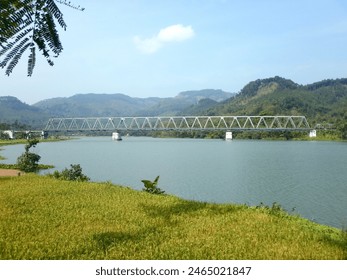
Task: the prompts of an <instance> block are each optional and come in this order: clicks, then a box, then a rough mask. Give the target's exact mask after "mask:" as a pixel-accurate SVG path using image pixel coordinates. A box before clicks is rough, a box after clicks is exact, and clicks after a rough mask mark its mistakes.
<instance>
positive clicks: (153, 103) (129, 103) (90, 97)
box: [33, 89, 234, 117]
mask: <svg viewBox="0 0 347 280" xmlns="http://www.w3.org/2000/svg"><path fill="white" fill-rule="evenodd" d="M233 95H234V94H232V93H228V92H224V91H222V90H213V89H206V90H200V91H187V92H182V93H180V94H178V95H177V96H176V97H171V98H159V97H150V98H133V97H130V96H127V95H124V94H120V93H117V94H92V93H89V94H77V95H74V96H72V97H67V98H53V99H47V100H43V101H40V102H38V103H36V104H34V105H33V106H35V107H38V108H40V109H42V110H44V111H46V112H47V113H48V112H49V114H50V115H51V116H57V117H91V116H93V117H99V116H103V117H105V116H155V115H176V114H178V113H180V112H181V111H182V110H184V109H186V108H187V107H189V106H191V105H193V104H196V103H198V102H199V101H200V100H202V99H205V98H210V99H213V100H216V101H223V100H225V99H227V98H229V97H231V96H233Z"/></svg>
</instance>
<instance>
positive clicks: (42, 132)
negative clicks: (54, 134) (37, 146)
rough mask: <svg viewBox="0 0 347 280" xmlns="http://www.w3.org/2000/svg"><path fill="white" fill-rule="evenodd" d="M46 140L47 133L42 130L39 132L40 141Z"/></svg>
mask: <svg viewBox="0 0 347 280" xmlns="http://www.w3.org/2000/svg"><path fill="white" fill-rule="evenodd" d="M47 138H48V132H47V131H44V130H42V131H41V139H47Z"/></svg>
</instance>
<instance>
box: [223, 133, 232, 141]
mask: <svg viewBox="0 0 347 280" xmlns="http://www.w3.org/2000/svg"><path fill="white" fill-rule="evenodd" d="M225 140H233V133H232V132H231V131H227V132H226V133H225Z"/></svg>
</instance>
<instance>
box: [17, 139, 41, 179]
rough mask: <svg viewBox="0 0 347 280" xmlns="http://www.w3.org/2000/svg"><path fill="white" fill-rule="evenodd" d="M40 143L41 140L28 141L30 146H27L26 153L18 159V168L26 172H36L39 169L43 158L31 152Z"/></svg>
mask: <svg viewBox="0 0 347 280" xmlns="http://www.w3.org/2000/svg"><path fill="white" fill-rule="evenodd" d="M38 143H39V140H37V139H32V140H28V144H26V145H25V152H24V153H23V154H22V155H20V156H19V157H18V158H17V166H18V168H19V169H20V170H21V171H24V172H36V171H37V170H38V167H39V164H38V162H39V160H40V159H41V157H40V156H39V155H38V154H35V153H31V152H29V150H30V148H31V147H35V146H36V145H37V144H38Z"/></svg>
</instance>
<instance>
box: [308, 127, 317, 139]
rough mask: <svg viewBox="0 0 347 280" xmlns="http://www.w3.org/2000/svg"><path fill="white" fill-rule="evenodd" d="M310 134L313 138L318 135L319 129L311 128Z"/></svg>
mask: <svg viewBox="0 0 347 280" xmlns="http://www.w3.org/2000/svg"><path fill="white" fill-rule="evenodd" d="M309 136H310V137H311V138H314V137H317V131H316V130H315V129H313V130H311V131H310V134H309Z"/></svg>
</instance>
